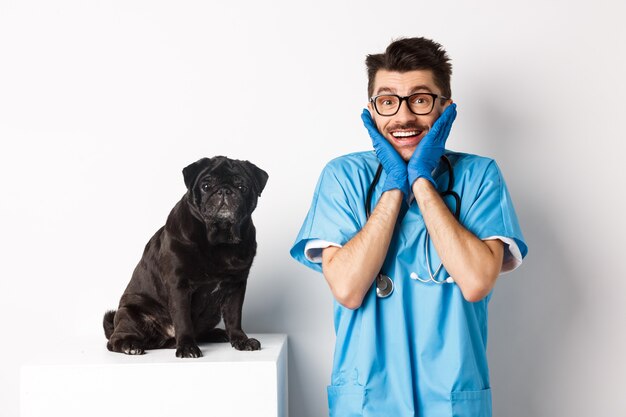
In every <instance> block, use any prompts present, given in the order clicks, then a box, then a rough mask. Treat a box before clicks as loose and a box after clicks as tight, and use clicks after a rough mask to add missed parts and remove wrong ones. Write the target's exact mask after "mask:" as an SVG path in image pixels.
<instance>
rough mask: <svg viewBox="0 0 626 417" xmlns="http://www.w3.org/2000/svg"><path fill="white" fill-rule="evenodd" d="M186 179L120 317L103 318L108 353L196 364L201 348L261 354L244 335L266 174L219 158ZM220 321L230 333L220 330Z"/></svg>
mask: <svg viewBox="0 0 626 417" xmlns="http://www.w3.org/2000/svg"><path fill="white" fill-rule="evenodd" d="M183 176H184V178H185V185H186V186H187V193H186V194H185V195H184V196H183V198H182V199H181V200H180V201H179V202H178V204H176V206H175V207H174V208H173V209H172V211H171V212H170V214H169V216H168V218H167V221H166V223H165V226H164V227H161V228H160V229H159V230H158V231H157V232H156V233H155V234H154V236H152V239H150V241H149V242H148V244H147V245H146V248H145V250H144V252H143V256H142V257H141V261H139V264H138V265H137V267H136V268H135V271H134V272H133V276H132V278H131V280H130V283H129V284H128V287H127V288H126V291H124V294H123V295H122V298H121V300H120V304H119V307H118V309H117V311H109V312H107V313H106V314H105V315H104V333H105V335H106V338H107V339H108V340H109V341H108V343H107V348H108V349H109V350H110V351H113V352H123V353H126V354H129V355H140V354H143V353H144V352H145V350H146V349H157V348H173V347H176V356H177V357H180V358H198V357H201V356H202V352H201V351H200V349H199V348H198V345H197V343H200V342H230V343H231V345H232V346H233V347H234V348H235V349H238V350H258V349H260V348H261V344H260V343H259V341H258V340H256V339H252V338H248V336H246V334H245V333H244V332H243V330H242V329H241V309H242V305H243V300H244V294H245V291H246V282H247V279H248V272H249V271H250V267H251V266H252V260H253V258H254V255H255V254H256V248H257V244H256V229H255V228H254V225H253V224H252V217H251V214H252V212H253V211H254V209H255V208H256V205H257V199H258V197H259V196H260V194H261V191H262V190H263V188H264V187H265V184H266V182H267V178H268V175H267V173H266V172H265V171H263V170H262V169H260V168H258V167H256V166H255V165H254V164H252V163H250V162H248V161H238V160H234V159H229V158H226V157H224V156H216V157H214V158H210V159H209V158H203V159H200V160H199V161H197V162H195V163H193V164H191V165H189V166H188V167H186V168H185V169H184V170H183ZM222 318H223V319H224V327H225V330H223V329H220V328H216V327H215V326H216V325H217V324H218V323H219V322H220V320H221V319H222Z"/></svg>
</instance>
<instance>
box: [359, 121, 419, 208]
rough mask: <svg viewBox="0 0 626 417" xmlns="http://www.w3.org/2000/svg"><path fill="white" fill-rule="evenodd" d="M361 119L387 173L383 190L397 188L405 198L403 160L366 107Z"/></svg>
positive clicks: (406, 184)
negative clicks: (381, 132) (378, 127)
mask: <svg viewBox="0 0 626 417" xmlns="http://www.w3.org/2000/svg"><path fill="white" fill-rule="evenodd" d="M361 119H362V120H363V125H364V126H365V128H366V129H367V131H368V132H369V134H370V138H371V139H372V144H373V145H374V151H376V156H378V160H379V161H380V163H381V164H382V166H383V169H384V170H385V172H386V173H387V179H386V180H385V184H384V185H383V192H385V191H388V190H394V189H398V190H400V191H402V193H404V198H407V197H408V195H409V191H410V188H409V182H408V179H407V170H406V162H404V160H403V159H402V157H401V156H400V154H399V153H398V152H396V150H395V149H394V148H393V146H391V143H389V142H388V141H387V139H385V137H384V136H383V135H381V134H380V132H379V131H378V129H377V128H376V125H375V124H374V120H372V116H371V115H370V112H369V111H368V110H367V109H363V113H361Z"/></svg>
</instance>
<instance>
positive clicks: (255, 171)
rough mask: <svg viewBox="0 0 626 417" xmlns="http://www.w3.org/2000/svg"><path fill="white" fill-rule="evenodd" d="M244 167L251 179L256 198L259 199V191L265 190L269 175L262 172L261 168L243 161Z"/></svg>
mask: <svg viewBox="0 0 626 417" xmlns="http://www.w3.org/2000/svg"><path fill="white" fill-rule="evenodd" d="M243 163H244V166H245V167H246V171H248V174H249V175H250V177H252V179H253V181H254V190H255V191H256V194H257V196H259V197H261V191H263V189H264V188H265V184H267V179H268V178H269V175H268V174H267V172H265V171H263V170H262V169H261V168H259V167H257V166H256V165H254V164H253V163H252V162H249V161H243Z"/></svg>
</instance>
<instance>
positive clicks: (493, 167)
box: [462, 161, 528, 266]
mask: <svg viewBox="0 0 626 417" xmlns="http://www.w3.org/2000/svg"><path fill="white" fill-rule="evenodd" d="M462 223H463V225H464V226H465V227H466V228H467V229H468V230H469V231H471V232H472V233H474V235H476V236H477V237H478V238H479V239H488V238H492V237H493V236H499V237H504V238H508V239H510V240H512V241H513V242H514V243H515V244H516V245H517V249H519V251H517V250H515V248H513V250H512V252H514V253H515V254H520V255H521V258H524V257H525V256H526V254H527V253H528V247H527V246H526V242H525V240H524V236H523V235H522V230H521V228H520V226H519V222H518V220H517V215H516V214H515V208H514V207H513V202H512V200H511V196H510V195H509V191H508V189H507V187H506V184H505V182H504V179H503V177H502V174H501V172H500V169H499V168H498V165H497V164H496V162H495V161H491V162H490V163H489V165H488V166H487V168H486V170H485V173H484V176H483V178H482V181H481V182H480V184H479V186H478V189H477V190H476V194H475V198H474V199H473V202H472V205H471V206H470V207H469V209H468V210H467V212H466V214H465V216H464V218H463V220H462ZM502 240H503V241H504V242H505V243H506V240H507V239H502ZM508 246H510V245H508ZM507 250H509V251H511V250H510V249H508V248H507ZM517 256H519V255H517ZM505 260H506V254H505ZM519 261H520V262H519V263H521V259H519ZM519 263H517V264H516V266H517V265H519Z"/></svg>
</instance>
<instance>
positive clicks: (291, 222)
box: [0, 0, 626, 417]
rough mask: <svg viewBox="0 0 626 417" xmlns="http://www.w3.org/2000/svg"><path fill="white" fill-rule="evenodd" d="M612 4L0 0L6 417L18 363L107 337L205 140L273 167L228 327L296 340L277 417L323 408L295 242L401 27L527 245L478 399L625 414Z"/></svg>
mask: <svg viewBox="0 0 626 417" xmlns="http://www.w3.org/2000/svg"><path fill="white" fill-rule="evenodd" d="M625 9H626V8H625V6H624V3H623V2H621V1H617V0H615V1H606V0H599V1H594V2H591V1H589V2H583V1H545V0H531V1H525V2H502V1H495V0H494V1H489V0H478V1H473V2H464V3H460V2H454V1H447V2H435V1H429V2H423V1H407V2H398V1H387V2H381V1H379V2H373V1H363V0H361V1H353V2H339V1H332V0H316V1H306V2H296V1H287V0H281V1H274V2H268V1H234V2H209V1H177V2H174V1H171V2H165V1H147V0H146V1H136V0H124V1H95V0H88V1H86V0H76V1H69V0H62V1H44V0H41V1H7V0H1V1H0V141H1V149H0V193H1V194H0V233H2V239H1V240H0V256H1V259H0V262H1V263H0V274H1V275H0V320H1V321H0V329H1V334H2V339H1V344H0V415H2V416H15V415H17V413H18V375H19V367H20V364H22V363H24V362H26V361H28V360H29V358H30V357H32V356H34V355H37V354H38V353H39V352H41V351H42V350H45V349H47V348H48V347H49V346H72V345H74V346H75V345H80V344H81V343H85V341H87V340H93V339H97V340H100V339H101V340H102V347H103V349H104V346H105V339H104V336H103V334H102V330H101V317H102V314H103V313H104V311H105V310H106V309H109V308H115V307H116V306H117V302H118V300H119V297H120V295H121V293H122V292H123V290H124V288H125V286H126V284H127V282H128V280H129V278H130V275H131V272H132V270H133V268H134V266H135V264H136V263H137V262H138V261H139V258H140V256H141V253H142V250H143V246H144V245H145V243H146V242H147V241H148V239H149V237H150V236H151V235H152V234H153V233H154V232H155V231H156V229H157V228H159V227H160V226H161V225H163V224H164V222H165V219H166V216H167V214H168V213H169V210H170V209H171V208H172V207H173V205H174V204H175V203H176V201H178V199H179V198H180V197H181V196H182V194H183V193H184V192H185V188H184V184H183V179H182V174H181V170H182V168H183V167H185V166H186V165H187V164H189V163H191V162H193V161H195V160H197V159H199V158H200V157H203V156H214V155H220V154H223V155H228V156H230V157H233V158H237V159H249V160H250V161H252V162H254V163H256V164H257V165H258V166H260V167H262V168H264V169H265V170H266V171H267V172H268V173H269V174H270V179H269V182H268V185H267V188H266V190H265V192H264V193H263V196H262V197H261V199H260V200H259V207H258V209H257V211H256V213H255V215H254V219H255V223H256V225H257V231H258V242H259V251H258V255H257V258H256V260H255V263H254V266H253V269H252V271H251V277H250V280H249V287H248V288H249V289H248V293H247V299H246V303H245V306H244V329H245V330H246V331H248V332H280V333H287V334H289V338H290V339H289V341H290V348H289V382H290V386H289V394H290V411H291V416H292V417H316V416H322V415H325V413H326V392H325V389H326V384H327V383H328V380H329V373H330V365H331V357H332V350H333V343H334V335H333V327H332V299H331V295H330V292H329V290H328V289H327V286H326V284H325V282H324V280H323V278H322V277H321V276H320V275H318V274H316V273H314V272H312V271H309V270H307V269H306V268H304V267H303V266H301V265H300V264H298V263H296V262H295V261H293V260H292V259H291V258H290V257H289V255H288V250H289V248H290V246H291V244H292V243H293V239H294V238H295V236H296V234H297V232H298V230H299V228H300V225H301V222H302V220H303V218H304V216H305V214H306V211H307V210H308V207H309V204H310V201H311V196H312V192H313V188H314V186H315V183H316V181H317V177H318V175H319V172H320V171H321V169H322V167H323V166H324V164H325V163H326V162H327V161H328V160H330V159H331V158H333V157H335V156H338V155H341V154H344V153H348V152H352V151H357V150H365V149H368V148H369V147H370V141H369V139H368V136H367V134H366V133H365V130H364V128H363V127H362V126H361V122H360V119H359V114H360V112H361V109H362V107H363V106H364V105H365V103H366V82H367V81H366V76H365V69H364V63H363V62H364V58H365V55H366V54H367V53H378V52H382V51H383V50H384V48H385V47H386V45H387V44H388V43H389V42H390V41H391V40H392V39H394V38H396V37H399V36H427V37H431V38H433V39H435V40H437V41H439V42H441V43H442V44H443V45H444V46H445V47H446V49H447V50H448V52H449V54H450V56H451V57H452V60H453V65H454V75H453V83H452V91H453V98H454V99H455V101H456V102H457V103H458V112H459V115H458V118H457V121H456V122H455V125H454V128H453V130H452V134H451V137H450V139H449V142H448V144H449V147H450V148H451V149H455V150H460V151H465V152H473V153H479V154H483V155H487V156H490V157H493V158H495V159H496V160H497V161H498V163H499V165H500V167H501V169H502V171H503V173H504V175H505V178H506V180H507V182H508V185H509V190H510V192H511V194H512V196H513V200H514V202H515V205H516V209H517V213H518V215H519V220H520V223H521V225H522V228H523V231H524V233H525V236H526V239H527V241H528V244H529V247H530V254H529V256H528V258H527V259H526V262H525V263H524V265H523V266H522V267H521V268H520V269H519V270H517V271H515V272H514V273H512V274H510V275H509V276H506V277H504V278H502V280H501V281H500V282H499V283H498V285H497V286H496V289H495V294H494V297H493V300H492V303H491V309H490V313H491V314H490V339H489V354H490V366H491V375H492V385H493V391H494V409H495V412H494V415H497V416H519V417H527V416H535V417H548V416H550V417H552V416H569V417H574V416H591V415H593V416H618V415H621V416H623V415H626V396H625V395H624V393H623V389H624V374H626V360H625V359H624V351H625V350H626V343H625V341H626V336H625V335H624V333H625V332H624V328H625V327H626V326H625V324H626V302H625V301H626V300H625V298H626V295H625V294H626V281H625V278H626V274H625V272H626V271H625V267H624V257H623V254H622V245H621V244H620V243H619V242H620V241H621V239H620V237H623V235H624V233H625V232H626V230H625V229H626V228H625V227H624V226H625V224H624V218H623V207H624V205H623V204H624V197H623V193H624V183H625V182H626V174H625V170H624V165H623V162H622V158H623V153H624V151H625V150H626V146H625V145H624V141H625V140H626V136H625V135H624V133H623V120H624V110H626V109H625V106H624V104H623V102H624V94H625V89H626V88H625V84H624V74H626V52H625V51H626V48H625V46H624V45H625V44H626V29H625V25H624V23H623V19H624V16H625V15H626V13H625V12H626V10H625ZM172 354H173V352H172Z"/></svg>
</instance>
